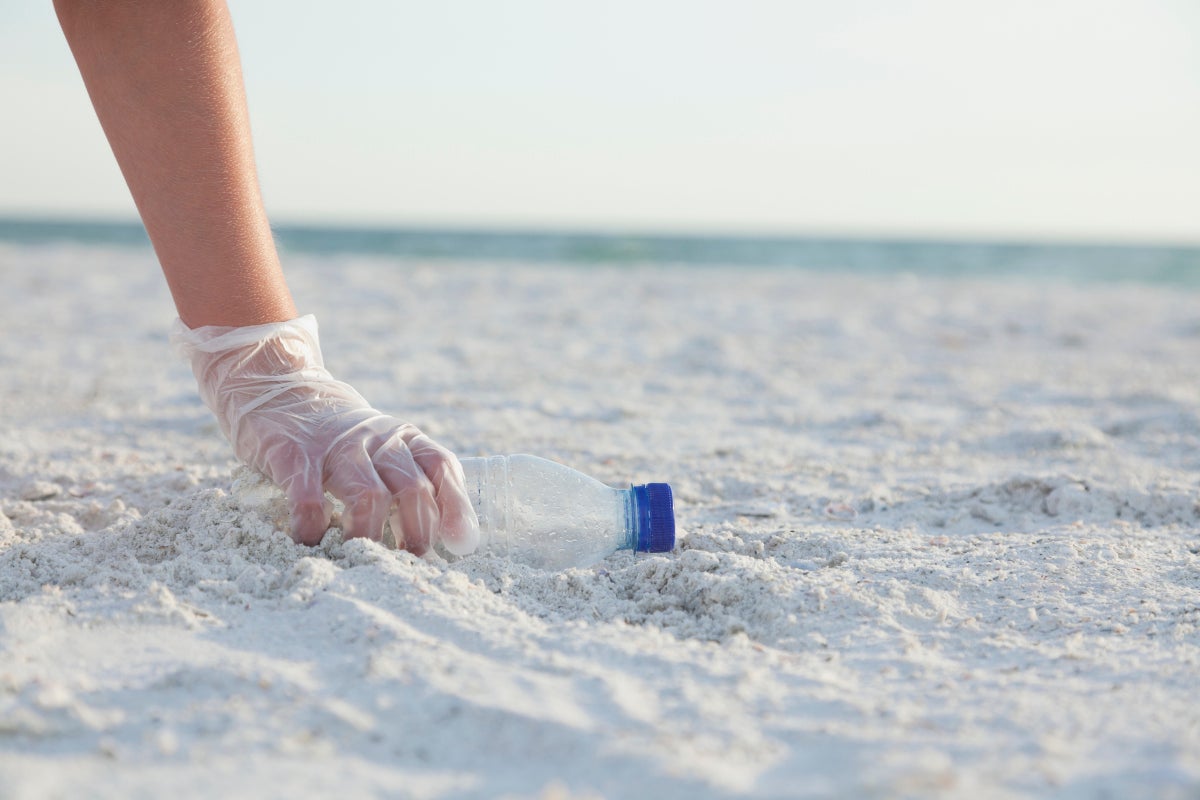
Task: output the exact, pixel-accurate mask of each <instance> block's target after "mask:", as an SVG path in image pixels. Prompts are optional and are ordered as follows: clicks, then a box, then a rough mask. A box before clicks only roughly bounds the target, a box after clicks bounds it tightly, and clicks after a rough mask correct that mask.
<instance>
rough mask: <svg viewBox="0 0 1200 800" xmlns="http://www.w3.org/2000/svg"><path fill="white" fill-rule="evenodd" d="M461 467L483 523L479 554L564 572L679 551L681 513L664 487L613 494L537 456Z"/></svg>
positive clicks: (495, 458) (608, 488)
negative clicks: (620, 554)
mask: <svg viewBox="0 0 1200 800" xmlns="http://www.w3.org/2000/svg"><path fill="white" fill-rule="evenodd" d="M459 460H460V461H461V462H462V466H463V472H464V473H465V474H466V479H467V480H466V485H467V495H468V496H469V497H470V498H471V504H472V505H473V506H474V507H475V513H476V514H477V515H478V516H479V534H480V536H479V546H478V548H477V550H476V552H481V553H484V552H486V553H490V554H494V555H500V556H506V557H508V558H511V559H512V560H513V561H519V562H521V563H525V564H530V565H531V566H535V567H540V568H542V569H565V568H567V567H583V566H588V565H590V564H594V563H596V562H597V561H600V560H601V559H603V558H604V557H606V556H608V555H609V554H611V553H613V552H615V551H617V550H638V551H641V552H651V553H662V552H667V551H669V550H671V549H672V548H674V547H675V512H674V509H673V507H672V498H671V487H670V486H669V485H667V484H665V483H648V484H645V485H642V486H631V487H630V488H628V489H614V488H613V487H611V486H606V485H605V484H603V483H601V482H600V481H598V480H596V479H595V478H591V477H588V476H587V475H584V474H583V473H581V472H576V471H575V470H573V469H571V468H570V467H564V466H563V465H562V464H557V463H555V462H553V461H548V460H546V459H544V458H539V457H537V456H528V455H512V456H488V457H485V458H463V459H459Z"/></svg>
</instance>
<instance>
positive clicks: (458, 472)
mask: <svg viewBox="0 0 1200 800" xmlns="http://www.w3.org/2000/svg"><path fill="white" fill-rule="evenodd" d="M409 427H410V428H411V431H405V435H407V436H408V438H407V443H408V449H409V451H410V452H411V453H412V456H413V460H414V461H416V462H417V464H418V465H419V466H420V467H421V470H422V471H423V472H424V473H425V476H426V477H427V478H428V479H429V481H430V483H431V484H432V485H433V492H434V497H435V498H436V499H437V504H438V511H439V512H440V516H441V527H440V530H439V535H440V536H441V541H442V544H443V545H444V546H445V547H446V549H447V550H449V551H450V552H451V553H453V554H454V555H456V556H465V555H467V554H468V553H473V552H475V549H476V548H477V547H478V546H479V520H478V519H477V518H476V516H475V508H474V507H473V506H472V505H471V500H470V496H469V495H468V494H467V489H466V483H465V481H464V479H463V471H462V465H461V464H459V463H458V458H456V457H455V455H454V454H453V453H451V452H450V451H449V450H447V449H446V448H444V447H442V446H441V445H440V444H438V443H437V442H435V441H433V440H432V439H430V438H429V437H428V436H426V435H425V434H424V433H422V432H421V431H419V430H417V429H416V428H413V427H412V426H409Z"/></svg>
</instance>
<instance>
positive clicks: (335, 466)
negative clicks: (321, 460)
mask: <svg viewBox="0 0 1200 800" xmlns="http://www.w3.org/2000/svg"><path fill="white" fill-rule="evenodd" d="M325 487H326V488H327V489H329V491H330V493H331V494H333V496H334V497H336V498H337V499H339V500H341V501H342V503H344V504H345V507H346V508H345V510H344V511H343V512H342V532H343V534H344V535H345V537H346V538H347V539H354V538H357V537H360V536H365V537H367V538H369V539H373V540H374V541H379V540H380V539H382V538H383V523H384V522H385V521H386V520H387V516H388V511H389V510H390V509H391V506H392V495H391V492H389V491H388V488H387V486H385V485H384V483H383V481H381V480H380V479H379V475H378V474H376V472H375V466H374V464H372V463H371V458H370V456H368V455H367V451H366V448H365V447H364V446H363V442H362V441H361V440H358V441H355V442H347V443H345V444H344V446H341V447H338V448H336V449H335V450H333V451H331V452H330V454H329V456H328V457H327V459H326V466H325Z"/></svg>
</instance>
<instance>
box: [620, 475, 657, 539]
mask: <svg viewBox="0 0 1200 800" xmlns="http://www.w3.org/2000/svg"><path fill="white" fill-rule="evenodd" d="M619 491H620V492H621V494H622V495H624V499H625V543H624V544H622V545H621V548H620V549H622V550H633V551H635V552H636V551H638V550H646V549H649V547H648V545H646V544H644V543H643V540H644V539H646V538H647V537H648V536H649V535H650V498H649V496H648V494H647V492H646V487H645V486H630V487H629V488H628V489H620V490H619ZM639 545H641V546H639Z"/></svg>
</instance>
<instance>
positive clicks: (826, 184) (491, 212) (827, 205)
mask: <svg viewBox="0 0 1200 800" xmlns="http://www.w3.org/2000/svg"><path fill="white" fill-rule="evenodd" d="M230 9H231V12H232V14H233V18H234V24H235V27H236V29H237V32H238V38H239V45H240V48H241V53H242V58H243V65H244V71H245V77H246V85H247V92H248V96H249V103H250V115H251V123H252V126H253V130H254V136H255V147H256V151H257V155H258V162H259V169H260V177H261V181H262V185H263V192H264V197H265V200H266V204H267V209H268V212H269V213H270V215H271V217H272V219H273V221H275V222H276V223H284V222H307V223H325V224H337V225H372V226H373V225H402V226H450V227H486V228H521V229H530V228H553V229H576V230H626V231H664V232H683V233H689V232H695V233H771V234H800V235H806V234H819V235H828V234H833V235H865V236H871V235H899V236H914V237H925V236H936V237H951V238H969V237H986V238H1018V239H1073V240H1097V241H1127V240H1130V241H1163V242H1182V243H1200V146H1198V145H1197V143H1198V142H1200V3H1198V2H1195V0H1124V1H1123V2H1116V1H1114V0H1061V1H1056V0H1010V1H1009V2H999V0H994V1H993V2H976V1H974V0H946V1H941V0H839V1H838V2H832V1H826V2H807V1H806V0H781V1H780V2H772V1H769V0H740V2H733V1H730V2H706V1H705V0H609V2H604V3H599V2H582V0H574V1H571V2H564V0H507V1H506V2H503V3H498V2H486V1H484V0H480V1H479V2H468V1H467V0H443V1H442V2H436V3H433V2H427V3H415V2H407V0H390V1H388V0H343V2H339V3H336V4H334V3H328V2H323V3H317V2H303V1H302V0H291V1H290V2H286V1H285V0H230ZM0 109H3V111H2V112H0V114H3V118H2V120H0V214H5V215H40V216H46V215H51V216H63V215H67V216H85V217H102V218H134V217H135V210H134V207H133V204H132V202H131V201H130V200H129V197H128V193H127V191H126V189H125V185H124V182H123V181H122V179H121V175H120V172H119V171H118V169H117V167H116V164H115V162H114V160H113V158H112V155H111V153H110V152H109V150H108V147H107V144H106V142H105V140H104V136H103V133H102V131H101V130H100V127H99V125H98V124H97V122H96V121H95V117H94V115H93V113H92V110H91V106H90V104H89V101H88V98H87V94H86V93H85V92H84V90H83V86H82V82H81V81H80V78H79V75H78V73H77V71H76V70H75V65H74V62H73V60H72V58H71V55H70V51H69V50H68V49H67V46H66V43H65V41H64V40H63V37H62V34H61V32H60V31H59V29H58V25H57V21H56V19H55V16H54V12H53V8H52V5H51V3H50V0H40V2H7V1H6V2H0Z"/></svg>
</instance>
